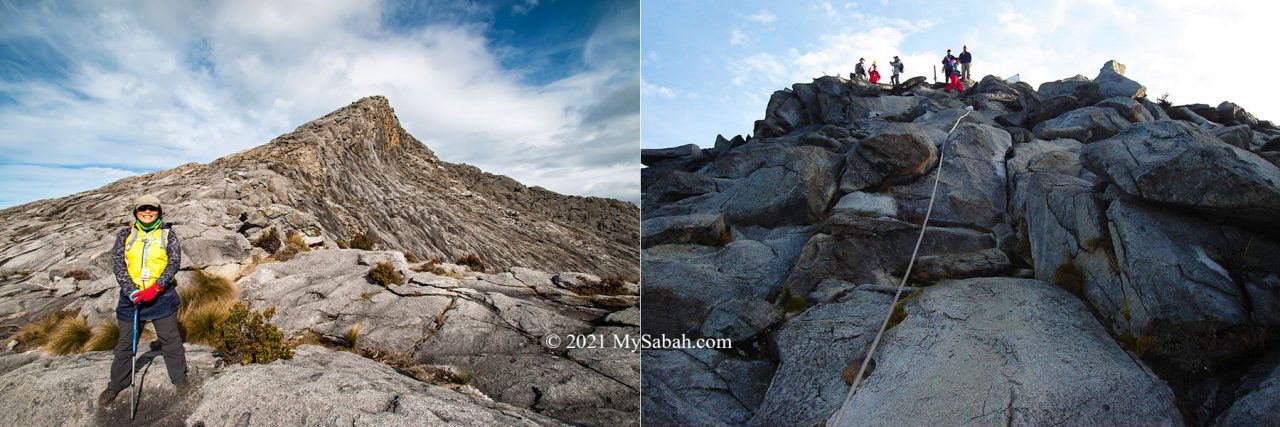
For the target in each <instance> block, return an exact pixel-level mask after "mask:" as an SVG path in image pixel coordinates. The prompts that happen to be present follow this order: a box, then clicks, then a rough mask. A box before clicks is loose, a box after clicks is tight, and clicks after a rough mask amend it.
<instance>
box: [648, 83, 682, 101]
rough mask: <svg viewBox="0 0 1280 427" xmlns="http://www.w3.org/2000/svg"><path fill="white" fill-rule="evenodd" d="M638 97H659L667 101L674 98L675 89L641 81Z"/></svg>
mask: <svg viewBox="0 0 1280 427" xmlns="http://www.w3.org/2000/svg"><path fill="white" fill-rule="evenodd" d="M640 95H641V96H660V97H663V98H667V99H673V98H675V97H676V95H677V93H676V91H675V89H672V88H669V87H664V86H659V85H655V84H651V83H649V82H646V81H643V80H641V82H640Z"/></svg>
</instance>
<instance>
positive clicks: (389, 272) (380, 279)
mask: <svg viewBox="0 0 1280 427" xmlns="http://www.w3.org/2000/svg"><path fill="white" fill-rule="evenodd" d="M369 278H370V279H372V280H373V283H377V284H379V285H382V286H391V285H403V284H404V275H403V274H400V271H399V270H396V267H395V265H392V264H391V262H390V261H379V262H378V264H377V265H374V266H373V267H370V268H369Z"/></svg>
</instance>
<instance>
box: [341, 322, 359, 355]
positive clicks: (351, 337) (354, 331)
mask: <svg viewBox="0 0 1280 427" xmlns="http://www.w3.org/2000/svg"><path fill="white" fill-rule="evenodd" d="M343 338H345V339H346V342H345V343H344V344H345V345H346V347H347V350H352V351H354V350H355V349H356V348H357V347H358V346H359V345H360V322H356V324H354V325H351V329H347V334H346V336H344V337H343Z"/></svg>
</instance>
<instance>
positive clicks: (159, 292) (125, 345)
mask: <svg viewBox="0 0 1280 427" xmlns="http://www.w3.org/2000/svg"><path fill="white" fill-rule="evenodd" d="M162 214H163V211H162V209H161V206H160V199H159V198H157V197H156V196H154V195H150V194H148V195H144V196H140V197H138V198H137V199H134V201H133V220H134V221H133V224H131V225H130V226H129V228H125V229H121V230H120V231H119V232H118V233H116V243H115V246H113V247H112V249H111V261H112V268H113V269H114V270H115V277H116V282H117V283H118V284H119V285H120V292H119V294H120V298H119V302H118V303H117V304H116V320H117V321H118V322H119V324H120V336H119V339H117V340H116V348H115V359H114V360H113V361H112V363H111V380H110V382H109V383H107V389H106V390H103V392H102V394H101V395H99V396H98V406H99V407H103V406H106V405H108V404H110V403H111V402H112V401H114V400H115V397H116V395H117V394H120V391H121V390H124V389H126V388H128V387H129V371H130V369H129V368H130V366H129V364H130V363H132V360H133V359H132V356H133V345H134V343H133V326H134V315H135V314H134V313H135V311H134V309H135V308H136V309H137V312H136V313H137V316H138V318H137V320H138V327H139V328H141V327H142V326H143V325H145V324H146V322H148V321H150V322H151V323H152V325H153V326H154V327H155V330H156V337H157V338H158V339H159V341H160V350H161V352H162V354H163V356H164V365H165V368H166V369H167V370H168V371H169V380H170V381H172V382H173V384H174V385H175V386H177V388H178V389H179V390H180V391H181V390H185V389H186V388H188V387H189V385H188V382H187V359H186V352H185V351H184V349H183V348H182V336H181V335H180V334H179V332H178V305H179V304H180V301H179V300H178V289H177V286H178V282H177V281H176V280H174V276H175V275H177V273H178V266H179V265H180V264H181V263H182V242H181V241H180V240H178V235H177V234H176V233H174V232H173V230H172V229H171V228H170V227H169V224H165V223H164V221H162V220H161V218H162V217H163V215H162Z"/></svg>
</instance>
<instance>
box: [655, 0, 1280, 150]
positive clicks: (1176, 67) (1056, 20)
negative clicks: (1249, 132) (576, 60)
mask: <svg viewBox="0 0 1280 427" xmlns="http://www.w3.org/2000/svg"><path fill="white" fill-rule="evenodd" d="M1277 9H1278V7H1277V6H1275V5H1274V4H1270V3H1262V2H1247V3H1246V2H1235V1H1228V2H1211V1H1203V0H1194V1H1189V0H1169V1H1109V0H1059V1H1036V2H1026V1H1019V2H989V1H982V2H969V1H937V0H931V1H914V0H912V1H879V0H875V1H860V2H845V1H797V2H786V3H779V2H774V1H761V0H757V1H738V0H709V1H698V2H685V1H656V0H648V1H645V2H644V3H643V11H642V13H643V16H644V20H643V25H642V28H641V29H642V31H643V34H644V42H643V46H642V50H643V52H642V53H643V63H644V72H643V77H642V83H641V84H642V97H641V99H642V112H643V119H642V126H643V137H642V146H643V147H645V148H660V147H669V146H675V145H683V144H690V143H692V144H698V145H700V146H702V147H708V146H710V145H711V144H712V143H714V141H715V136H716V134H724V135H725V136H726V137H731V136H733V135H738V134H748V133H751V131H752V124H753V122H754V121H755V120H758V119H762V118H764V109H765V105H766V103H767V102H768V99H769V95H770V94H772V93H773V91H775V90H778V89H782V88H784V87H790V86H791V84H793V83H798V82H799V83H807V82H809V81H811V79H813V78H814V77H820V76H822V75H837V74H839V75H845V76H847V75H848V74H849V72H851V71H852V70H853V66H854V64H855V63H856V62H857V60H858V58H859V57H865V58H866V59H867V64H870V63H871V61H872V60H876V61H879V63H880V65H881V66H887V64H888V62H889V61H890V60H891V59H892V58H893V56H894V55H899V56H900V57H902V59H903V61H904V63H905V65H906V74H907V75H908V76H916V75H925V76H932V66H933V65H934V64H935V63H938V62H939V61H940V60H941V57H942V56H943V55H944V54H945V53H946V50H947V49H948V48H950V49H954V52H956V53H957V54H958V53H959V51H960V47H961V46H962V45H964V44H968V46H969V49H970V51H971V52H972V53H973V56H974V65H973V74H974V75H975V76H985V75H988V74H993V75H996V76H1000V77H1009V76H1011V75H1014V74H1018V75H1019V76H1020V77H1021V79H1022V80H1023V81H1026V82H1028V83H1031V84H1032V85H1033V86H1036V87H1038V86H1039V85H1040V83H1043V82H1046V81H1053V80H1058V79H1062V78H1066V77H1070V76H1074V75H1076V74H1083V75H1085V76H1088V77H1089V78H1093V77H1096V76H1097V75H1098V70H1099V68H1101V67H1102V64H1103V63H1105V62H1106V61H1107V60H1108V59H1116V60H1118V61H1120V62H1121V63H1123V64H1125V65H1127V66H1128V71H1127V72H1126V75H1127V76H1128V77H1130V78H1132V79H1134V80H1136V81H1138V82H1139V83H1142V84H1143V85H1145V86H1146V87H1147V93H1148V96H1149V97H1151V98H1152V99H1153V100H1154V98H1156V97H1159V96H1160V95H1162V94H1164V93H1168V94H1169V100H1170V101H1171V102H1173V103H1174V104H1190V103H1205V104H1210V105H1214V106H1216V105H1218V104H1219V103H1220V102H1222V101H1232V102H1235V103H1237V104H1240V105H1241V106H1242V107H1244V108H1245V109H1247V110H1249V111H1250V112H1252V113H1253V114H1254V115H1256V116H1258V117H1259V118H1260V119H1264V120H1271V121H1273V122H1280V102H1277V101H1276V95H1277V94H1280V90H1276V89H1274V86H1275V85H1277V84H1280V43H1277V42H1276V40H1278V39H1277V36H1276V31H1275V29H1276V27H1277V24H1276V16H1280V14H1278V13H1277V12H1280V10H1277ZM886 68H887V67H886ZM882 74H883V75H884V76H885V78H886V79H887V78H888V75H889V73H888V72H887V71H884V70H882ZM904 80H905V79H904Z"/></svg>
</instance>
